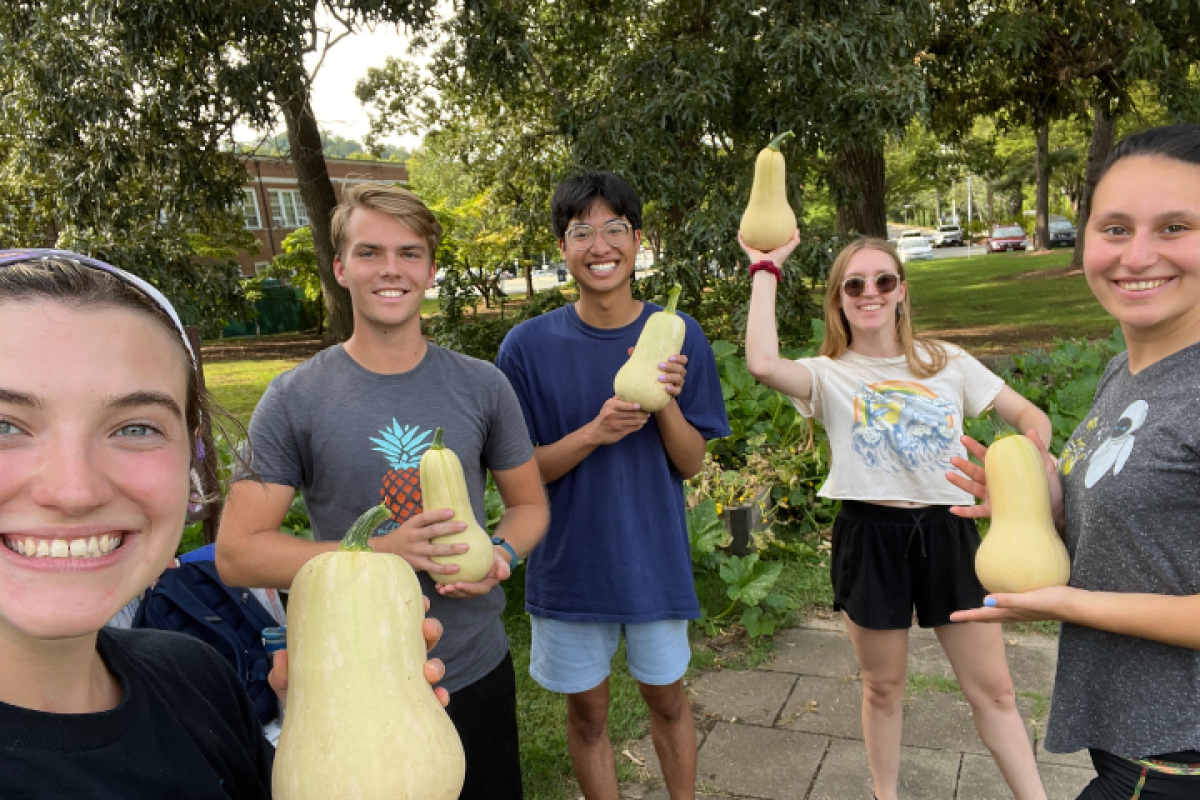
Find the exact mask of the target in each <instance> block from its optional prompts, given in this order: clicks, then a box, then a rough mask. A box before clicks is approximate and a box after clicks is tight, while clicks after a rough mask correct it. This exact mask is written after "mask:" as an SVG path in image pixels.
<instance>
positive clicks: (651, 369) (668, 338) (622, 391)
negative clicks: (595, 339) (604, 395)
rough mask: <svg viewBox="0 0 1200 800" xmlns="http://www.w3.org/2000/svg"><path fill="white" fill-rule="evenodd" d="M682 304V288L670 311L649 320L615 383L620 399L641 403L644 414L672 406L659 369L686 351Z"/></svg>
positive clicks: (672, 297)
mask: <svg viewBox="0 0 1200 800" xmlns="http://www.w3.org/2000/svg"><path fill="white" fill-rule="evenodd" d="M678 303H679V287H678V286H676V287H675V288H674V289H672V290H671V294H670V296H669V297H668V299H667V305H666V307H665V308H663V310H662V311H656V312H654V313H653V314H651V315H650V318H649V319H647V320H646V324H645V326H644V327H643V328H642V332H641V334H640V335H639V336H638V340H637V344H636V345H635V346H634V348H633V355H631V356H630V357H629V360H628V361H626V362H625V366H623V367H621V369H620V370H618V371H617V377H616V378H614V379H613V391H614V392H616V395H617V397H619V398H621V399H622V400H624V401H625V402H626V403H637V404H638V405H640V406H641V407H642V411H650V412H655V411H662V410H663V409H664V408H666V407H667V406H668V405H669V404H670V402H671V395H669V394H668V393H667V390H666V386H665V384H664V383H663V382H662V381H660V380H659V379H658V376H659V375H661V374H662V370H660V369H659V368H658V365H659V364H663V363H665V362H666V361H667V359H669V358H670V357H671V356H677V355H679V354H680V353H681V352H682V351H683V337H684V334H685V333H686V326H685V325H684V322H683V318H682V317H680V316H679V315H678V314H676V313H675V306H676V305H677V304H678Z"/></svg>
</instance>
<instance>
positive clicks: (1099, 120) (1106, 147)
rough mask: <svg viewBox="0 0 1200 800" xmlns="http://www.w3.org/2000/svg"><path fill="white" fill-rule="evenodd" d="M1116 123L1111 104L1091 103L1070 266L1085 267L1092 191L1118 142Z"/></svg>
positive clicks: (1098, 101) (1099, 101) (1094, 189)
mask: <svg viewBox="0 0 1200 800" xmlns="http://www.w3.org/2000/svg"><path fill="white" fill-rule="evenodd" d="M1116 133H1117V120H1116V117H1115V116H1114V115H1112V114H1110V113H1109V111H1108V104H1107V103H1105V102H1104V101H1102V100H1096V101H1093V103H1092V143H1091V145H1090V146H1089V147H1088V157H1087V170H1086V171H1085V172H1084V175H1083V189H1082V190H1081V191H1080V193H1079V215H1078V217H1077V218H1076V222H1075V255H1074V257H1073V258H1072V259H1071V266H1073V267H1076V268H1079V267H1082V266H1083V240H1084V236H1085V235H1086V230H1087V224H1088V217H1089V216H1091V213H1092V192H1094V191H1096V181H1097V180H1099V178H1100V170H1101V169H1103V167H1104V162H1106V161H1108V154H1109V153H1111V152H1112V149H1113V141H1114V139H1116Z"/></svg>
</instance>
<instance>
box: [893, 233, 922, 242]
mask: <svg viewBox="0 0 1200 800" xmlns="http://www.w3.org/2000/svg"><path fill="white" fill-rule="evenodd" d="M905 239H924V240H925V241H926V242H929V236H928V235H927V234H925V233H924V232H923V231H917V230H912V231H904V233H901V234H900V238H899V240H898V241H900V242H902V241H904V240H905Z"/></svg>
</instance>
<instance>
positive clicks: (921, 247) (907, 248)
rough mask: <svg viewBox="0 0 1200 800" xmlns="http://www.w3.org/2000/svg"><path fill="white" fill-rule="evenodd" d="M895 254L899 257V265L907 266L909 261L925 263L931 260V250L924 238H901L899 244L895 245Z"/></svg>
mask: <svg viewBox="0 0 1200 800" xmlns="http://www.w3.org/2000/svg"><path fill="white" fill-rule="evenodd" d="M896 252H897V254H898V255H899V256H900V263H901V264H907V263H908V262H909V261H926V260H928V259H931V258H933V248H932V247H930V246H929V242H928V241H926V239H925V237H924V236H920V235H918V236H901V237H900V241H899V243H898V244H897V245H896Z"/></svg>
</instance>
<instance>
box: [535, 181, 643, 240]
mask: <svg viewBox="0 0 1200 800" xmlns="http://www.w3.org/2000/svg"><path fill="white" fill-rule="evenodd" d="M597 200H603V201H604V202H605V203H607V204H608V207H609V208H611V209H612V210H613V211H614V212H615V213H616V214H617V215H618V216H621V217H624V218H625V219H627V220H629V224H630V225H632V226H633V229H634V230H635V231H640V230H641V229H642V198H640V197H638V193H637V192H636V191H634V188H633V187H632V186H630V185H629V182H628V181H626V180H625V179H624V178H622V177H621V176H620V175H617V174H615V173H612V172H602V171H598V170H593V171H589V172H583V173H580V174H579V175H572V176H571V177H570V178H567V179H566V180H565V181H563V182H562V183H560V184H559V185H558V188H557V189H555V190H554V199H552V200H551V201H550V215H551V218H552V222H553V225H554V236H555V238H557V239H562V238H563V236H565V235H566V233H567V225H569V224H570V223H571V220H573V219H579V218H580V217H582V216H584V215H586V214H587V213H588V212H589V211H591V209H592V206H593V205H595V203H596V201H597Z"/></svg>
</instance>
